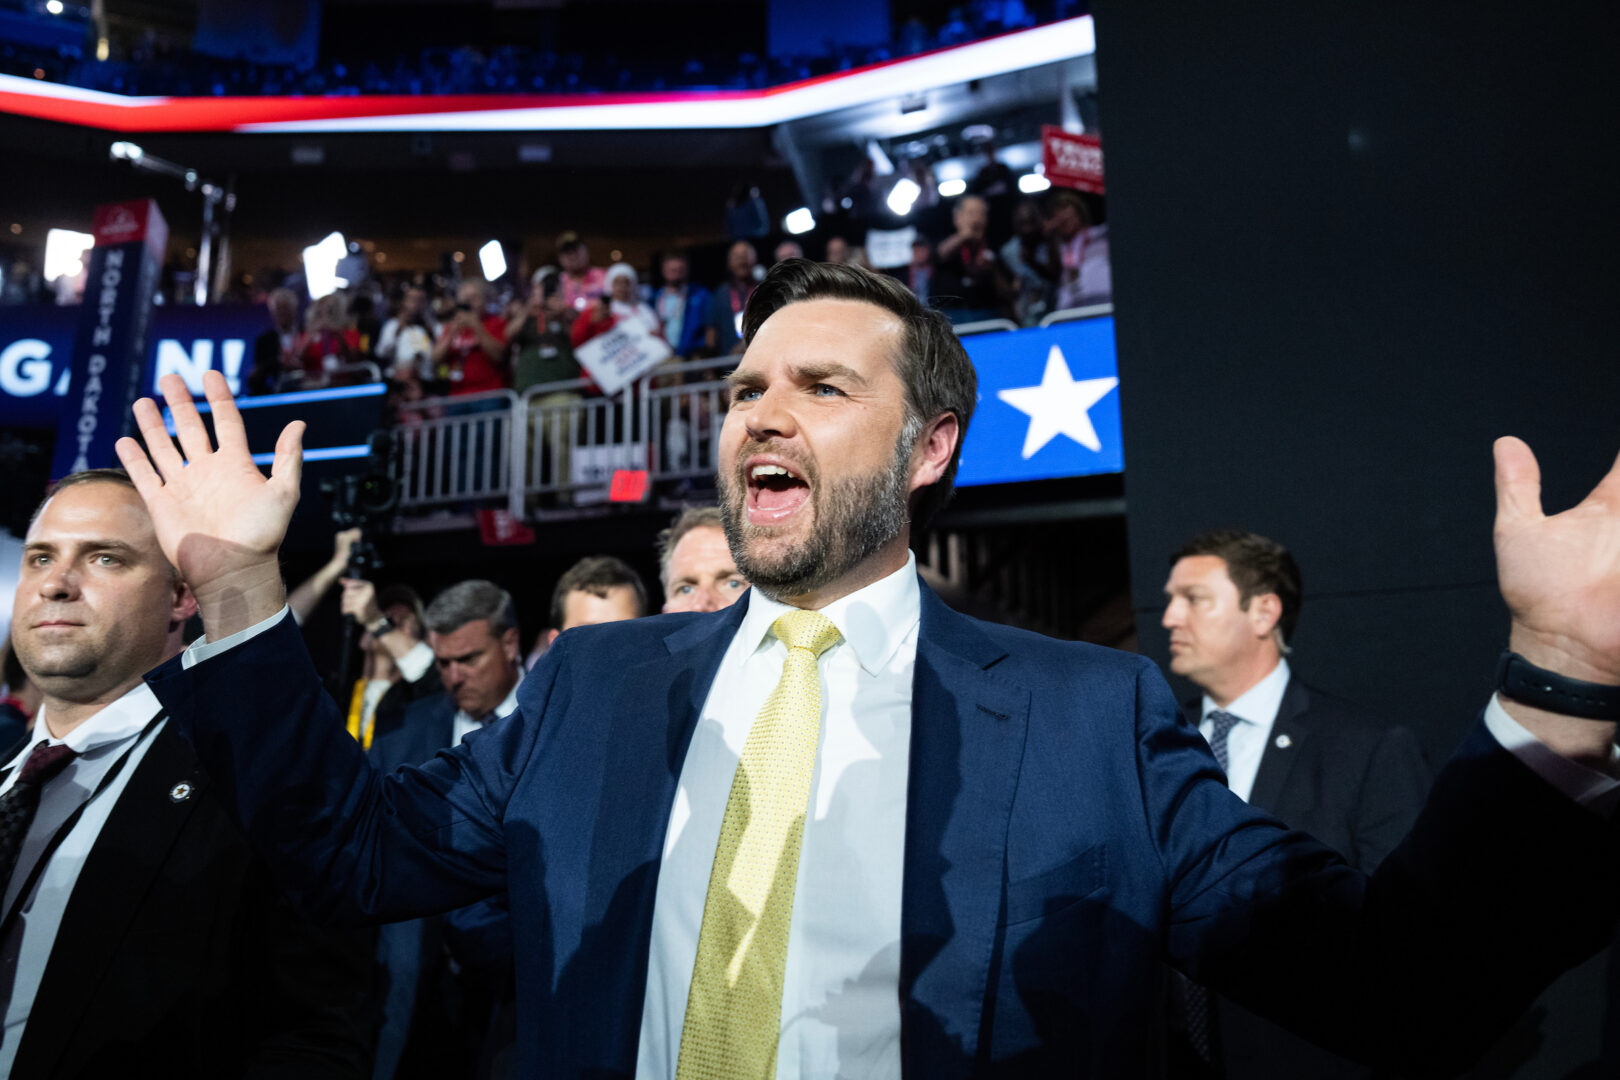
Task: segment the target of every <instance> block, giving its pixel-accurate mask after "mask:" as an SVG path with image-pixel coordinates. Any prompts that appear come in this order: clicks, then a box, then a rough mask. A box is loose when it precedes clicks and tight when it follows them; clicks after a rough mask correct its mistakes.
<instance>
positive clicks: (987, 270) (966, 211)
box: [929, 195, 1008, 326]
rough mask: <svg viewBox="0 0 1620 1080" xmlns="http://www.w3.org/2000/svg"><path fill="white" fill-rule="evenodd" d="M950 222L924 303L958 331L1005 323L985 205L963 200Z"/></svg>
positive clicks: (1003, 281) (1002, 280)
mask: <svg viewBox="0 0 1620 1080" xmlns="http://www.w3.org/2000/svg"><path fill="white" fill-rule="evenodd" d="M951 222H952V224H954V225H955V226H956V231H955V232H954V233H952V234H951V235H950V236H948V237H946V238H945V239H944V240H942V241H940V245H939V248H938V250H937V251H936V253H935V255H934V272H933V275H932V277H931V278H930V285H929V298H930V299H931V300H932V301H933V303H934V306H935V307H937V308H939V309H940V310H941V311H943V312H945V314H946V315H947V316H948V317H949V318H950V320H951V322H952V323H953V324H955V325H958V326H961V325H964V324H966V323H975V322H984V321H985V320H987V319H1004V318H1006V317H1007V314H1008V310H1007V299H1006V298H1007V278H1006V273H1005V271H1004V270H1003V269H1002V266H1001V260H1000V259H998V258H997V257H996V253H995V252H994V251H993V250H991V248H990V244H989V242H988V241H987V240H986V238H985V231H986V229H987V228H988V227H989V224H990V206H989V204H988V203H986V202H985V201H984V200H983V199H981V198H979V197H978V196H977V195H964V196H962V197H961V198H960V199H958V200H957V202H956V208H955V210H954V211H952V213H951Z"/></svg>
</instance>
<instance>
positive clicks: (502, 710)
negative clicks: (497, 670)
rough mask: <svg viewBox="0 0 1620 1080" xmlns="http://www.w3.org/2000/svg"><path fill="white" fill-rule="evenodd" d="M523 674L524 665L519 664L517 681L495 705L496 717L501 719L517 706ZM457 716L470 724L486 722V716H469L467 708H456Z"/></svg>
mask: <svg viewBox="0 0 1620 1080" xmlns="http://www.w3.org/2000/svg"><path fill="white" fill-rule="evenodd" d="M523 675H524V671H523V667H522V665H519V666H518V677H517V682H515V683H513V684H512V689H511V690H510V691H509V692H508V693H507V695H506V696H505V697H504V698H502V699H501V703H500V704H499V705H497V706H495V719H497V720H499V719H500V718H501V717H503V716H505V715H506V714H508V713H510V712H511V711H512V710H513V709H515V708H517V703H518V702H517V695H518V687H520V686H522V685H523ZM456 718H457V719H460V720H465V721H467V722H468V723H469V724H482V723H483V722H484V718H483V717H482V716H469V715H468V714H467V710H465V709H457V710H456Z"/></svg>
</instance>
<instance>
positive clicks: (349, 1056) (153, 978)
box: [12, 721, 370, 1078]
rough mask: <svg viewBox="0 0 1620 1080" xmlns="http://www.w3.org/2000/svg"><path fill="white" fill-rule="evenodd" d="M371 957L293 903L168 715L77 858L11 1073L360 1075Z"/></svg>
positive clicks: (366, 1057) (364, 1064)
mask: <svg viewBox="0 0 1620 1080" xmlns="http://www.w3.org/2000/svg"><path fill="white" fill-rule="evenodd" d="M181 785H186V786H185V787H182V786H181ZM367 940H369V938H368V939H367ZM367 960H368V957H367V955H366V950H365V949H364V947H363V946H362V943H361V942H359V941H357V940H356V939H355V935H354V934H353V932H345V933H338V932H334V931H320V932H317V931H315V930H313V929H312V928H310V927H309V926H308V925H307V924H305V923H304V922H303V921H302V920H301V919H299V918H297V917H296V916H294V914H293V913H292V910H291V907H290V905H289V904H288V903H287V901H286V900H285V898H284V896H283V895H282V893H281V892H280V891H279V890H277V889H276V888H275V887H274V885H273V884H272V882H271V880H270V877H269V875H268V874H267V873H266V871H265V869H264V867H263V866H262V864H260V863H259V862H258V861H257V860H256V859H255V858H253V856H252V854H251V852H250V851H249V849H248V845H247V842H246V841H245V840H244V839H243V837H242V833H241V830H240V828H239V827H238V826H237V824H236V822H235V821H233V820H232V817H231V814H230V812H229V811H228V809H227V808H226V806H225V805H224V803H222V801H221V800H220V793H219V789H218V788H217V786H216V785H214V784H212V783H211V782H210V781H209V778H208V776H207V774H206V773H205V772H204V771H203V769H202V767H201V766H200V765H199V763H198V761H197V757H196V755H195V753H193V751H192V749H191V746H190V745H189V744H188V743H187V742H186V741H185V740H184V739H182V738H181V737H180V736H179V735H178V734H177V733H176V731H175V729H174V724H173V722H172V721H171V722H170V723H169V724H168V725H167V726H166V727H165V728H164V730H162V731H160V732H159V733H158V734H157V735H156V736H154V737H153V742H152V745H151V747H150V749H148V751H147V753H146V756H145V757H144V758H142V760H141V762H140V765H139V766H137V767H136V768H135V770H134V772H133V773H131V775H130V777H129V781H128V784H127V786H126V787H125V788H124V791H123V793H122V794H121V795H120V796H119V799H118V803H117V805H116V806H115V807H114V809H113V811H112V813H111V815H110V816H109V817H108V819H107V822H106V824H105V825H104V826H103V828H102V830H101V833H100V835H99V836H98V837H97V838H96V842H95V845H94V847H92V848H91V851H90V855H89V857H88V858H87V859H86V860H85V863H84V866H83V868H82V869H81V871H80V873H79V880H78V884H77V885H76V886H75V887H74V890H73V895H72V896H71V897H70V898H69V900H68V905H67V909H66V910H65V911H64V913H63V916H62V924H61V928H60V929H59V931H58V932H57V936H56V944H55V947H54V948H53V950H52V952H51V956H50V961H49V962H48V963H47V965H46V967H45V972H44V976H43V978H42V979H41V981H40V985H39V992H38V995H37V997H36V999H35V1001H34V1006H33V1009H32V1011H31V1013H30V1015H29V1020H28V1025H27V1027H26V1028H25V1029H24V1031H23V1037H22V1042H21V1044H20V1045H19V1046H18V1048H17V1058H16V1063H15V1065H14V1067H13V1069H12V1076H14V1077H19V1078H24V1077H27V1078H33V1077H53V1078H54V1077H61V1078H67V1077H87V1078H88V1077H95V1078H100V1077H109V1076H127V1075H130V1074H131V1073H132V1072H134V1071H138V1070H141V1069H156V1070H160V1071H162V1072H164V1073H167V1074H172V1075H177V1076H254V1077H270V1076H285V1077H289V1078H291V1077H333V1078H337V1077H344V1078H350V1077H355V1076H363V1075H365V1073H366V1072H367V1071H368V1070H369V1068H370V1052H369V1043H368V1035H369V1030H368V1025H367V1024H366V1017H365V1013H364V1006H365V991H366V987H367V982H368V977H369V974H370V972H369V965H368V963H367Z"/></svg>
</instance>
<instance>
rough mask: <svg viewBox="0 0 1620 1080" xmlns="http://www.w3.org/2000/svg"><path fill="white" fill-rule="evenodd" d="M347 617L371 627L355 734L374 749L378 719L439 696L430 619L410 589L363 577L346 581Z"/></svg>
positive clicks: (354, 698) (363, 647)
mask: <svg viewBox="0 0 1620 1080" xmlns="http://www.w3.org/2000/svg"><path fill="white" fill-rule="evenodd" d="M342 580H343V597H342V601H341V602H342V605H343V614H345V615H349V616H353V618H354V620H355V622H356V623H357V624H359V625H360V626H361V627H363V628H364V629H365V633H364V634H362V635H361V637H360V651H361V653H362V654H363V655H364V657H365V659H364V661H363V662H362V666H361V669H360V678H359V679H357V680H356V681H355V684H354V689H353V691H352V692H351V694H350V698H349V715H348V728H349V734H351V735H353V736H354V737H355V740H356V741H357V742H359V743H360V745H361V746H362V747H363V748H365V749H368V750H369V749H370V748H371V739H372V734H373V732H374V731H375V730H376V727H377V724H376V721H377V719H378V718H380V717H381V718H386V717H390V716H393V715H394V714H396V713H403V712H404V711H405V707H406V706H407V705H409V704H410V703H411V702H413V701H417V700H419V699H421V698H424V697H427V696H429V695H431V694H435V693H438V691H439V690H440V689H441V687H442V684H441V682H440V681H439V676H438V672H436V671H435V670H434V666H433V650H432V649H431V648H429V647H428V645H427V642H426V641H424V640H423V637H424V633H425V631H424V627H425V625H426V621H425V619H424V618H423V615H422V598H421V597H420V596H418V595H417V594H416V590H415V589H412V588H411V587H410V586H408V585H393V586H390V587H389V588H386V589H384V590H383V591H382V592H380V593H379V592H378V591H377V587H376V586H375V585H373V584H372V583H371V582H369V581H365V580H363V579H360V578H349V577H346V578H343V579H342Z"/></svg>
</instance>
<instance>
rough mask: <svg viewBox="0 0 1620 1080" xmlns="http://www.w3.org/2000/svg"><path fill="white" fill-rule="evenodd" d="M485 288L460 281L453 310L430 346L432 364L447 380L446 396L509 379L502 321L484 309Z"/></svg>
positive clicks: (497, 387)
mask: <svg viewBox="0 0 1620 1080" xmlns="http://www.w3.org/2000/svg"><path fill="white" fill-rule="evenodd" d="M488 299H489V298H488V289H487V286H485V284H484V283H483V282H481V281H464V282H462V283H461V287H460V288H458V289H457V290H456V310H455V314H454V315H452V316H451V317H450V321H449V322H448V323H446V324H445V327H444V333H443V334H441V335H440V336H439V343H438V344H437V345H435V346H434V347H433V366H434V369H435V371H436V372H437V373H439V374H442V375H443V377H444V378H447V379H449V381H450V396H451V397H455V396H458V395H461V394H480V393H483V392H484V391H486V390H504V389H506V388H507V387H508V386H510V385H511V383H512V371H511V367H510V366H509V365H508V364H507V362H506V324H505V323H503V322H502V321H501V319H500V316H498V315H491V314H489V313H488V312H487V311H486V307H487V305H488Z"/></svg>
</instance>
